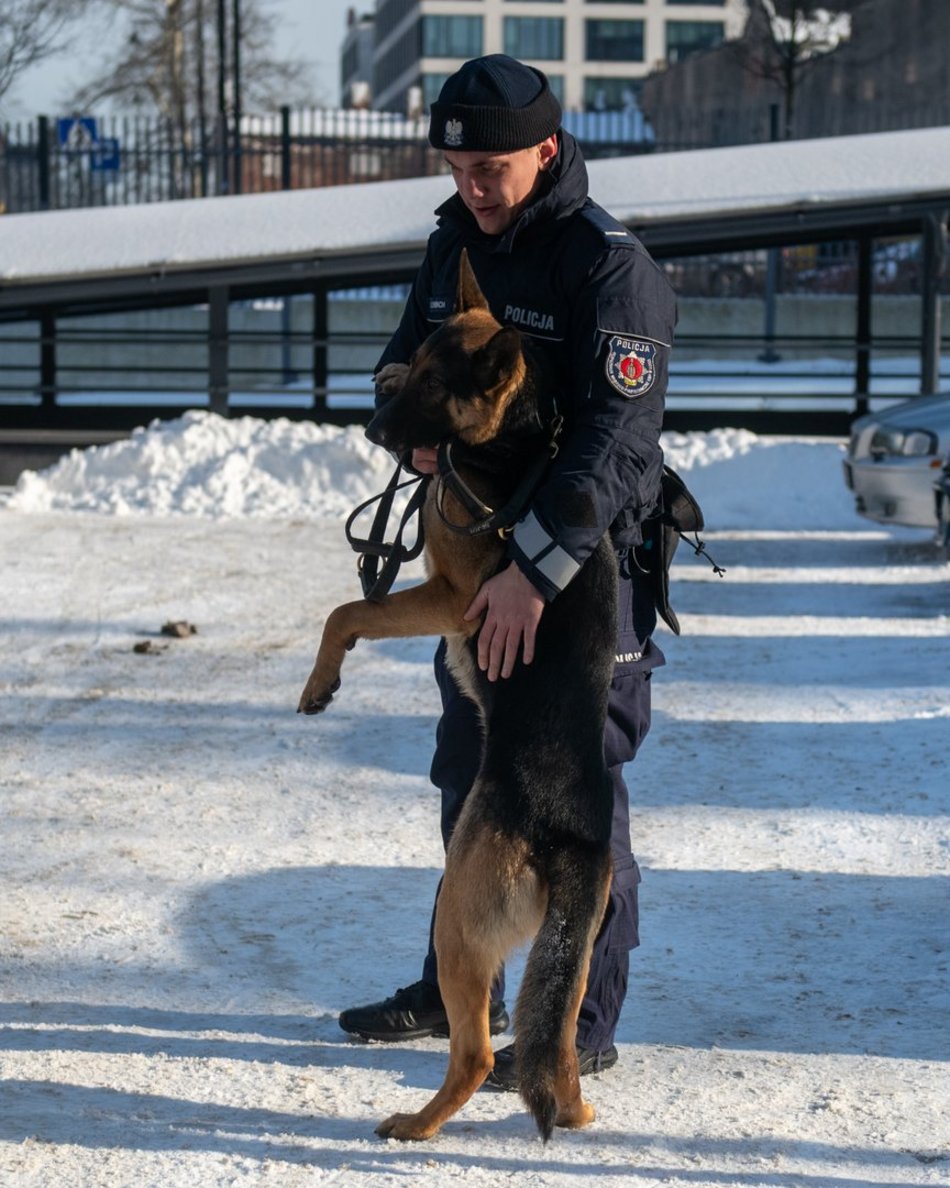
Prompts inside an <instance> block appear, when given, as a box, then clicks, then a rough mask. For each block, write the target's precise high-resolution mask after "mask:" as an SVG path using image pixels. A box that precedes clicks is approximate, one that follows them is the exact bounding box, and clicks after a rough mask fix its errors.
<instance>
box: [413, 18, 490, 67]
mask: <svg viewBox="0 0 950 1188" xmlns="http://www.w3.org/2000/svg"><path fill="white" fill-rule="evenodd" d="M481 52H482V18H481V17H477V16H424V17H423V18H422V56H423V57H424V58H478V57H480V56H481Z"/></svg>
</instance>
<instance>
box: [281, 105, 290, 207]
mask: <svg viewBox="0 0 950 1188" xmlns="http://www.w3.org/2000/svg"><path fill="white" fill-rule="evenodd" d="M280 188H281V189H282V190H289V189H290V188H291V173H290V108H289V107H288V106H287V105H286V104H284V106H283V107H281V109H280Z"/></svg>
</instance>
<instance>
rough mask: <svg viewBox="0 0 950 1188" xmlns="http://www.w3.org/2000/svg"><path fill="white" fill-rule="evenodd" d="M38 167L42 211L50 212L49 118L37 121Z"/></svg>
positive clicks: (45, 117) (44, 117)
mask: <svg viewBox="0 0 950 1188" xmlns="http://www.w3.org/2000/svg"><path fill="white" fill-rule="evenodd" d="M37 125H38V133H37V139H36V165H37V175H38V180H39V190H40V192H39V200H40V210H49V117H48V116H45V115H41V116H40V117H39V119H38V120H37Z"/></svg>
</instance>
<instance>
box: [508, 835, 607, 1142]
mask: <svg viewBox="0 0 950 1188" xmlns="http://www.w3.org/2000/svg"><path fill="white" fill-rule="evenodd" d="M609 882H610V859H609V857H608V855H607V854H606V853H602V852H600V851H593V850H591V849H588V848H581V847H569V848H567V849H565V850H562V851H561V852H559V853H558V855H557V857H556V859H555V861H554V864H553V869H552V870H551V871H550V873H549V876H548V908H547V913H546V915H545V917H544V921H543V923H542V924H541V928H540V929H539V931H538V934H537V936H536V937H535V940H534V944H533V945H532V946H531V952H530V953H529V954H528V961H527V964H526V966H525V971H524V977H523V978H522V982H521V991H520V993H519V994H518V1003H517V1006H516V1008H515V1036H516V1040H515V1043H516V1048H515V1053H516V1058H517V1067H518V1089H519V1092H520V1093H521V1096H522V1098H523V1099H524V1101H525V1104H526V1105H527V1107H528V1109H529V1110H530V1111H531V1113H532V1115H533V1117H534V1120H535V1122H536V1123H537V1125H538V1130H540V1132H541V1136H542V1138H543V1139H544V1141H545V1142H547V1141H548V1139H549V1138H550V1137H551V1133H552V1131H553V1130H554V1125H555V1121H556V1118H557V1100H556V1095H555V1084H556V1081H557V1079H558V1076H559V1075H560V1076H562V1077H563V1076H564V1069H563V1067H562V1066H561V1059H560V1057H561V1051H562V1048H563V1047H564V1046H565V1045H567V1044H569V1045H571V1046H572V1047H573V1044H574V1032H575V1026H576V1021H577V1008H578V1005H579V1002H580V998H581V995H582V993H583V990H584V986H585V984H586V979H587V971H588V966H589V964H590V951H591V946H592V944H593V940H594V937H595V935H596V933H597V929H598V927H599V925H600V921H601V919H602V917H603V912H604V906H605V901H606V895H607V888H608V885H609Z"/></svg>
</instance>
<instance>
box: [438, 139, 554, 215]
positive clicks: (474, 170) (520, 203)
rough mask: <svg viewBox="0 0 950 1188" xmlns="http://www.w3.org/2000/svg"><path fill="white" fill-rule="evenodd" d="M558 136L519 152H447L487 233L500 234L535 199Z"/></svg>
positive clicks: (467, 201)
mask: <svg viewBox="0 0 950 1188" xmlns="http://www.w3.org/2000/svg"><path fill="white" fill-rule="evenodd" d="M556 155H557V137H556V136H549V137H548V139H547V140H545V141H543V142H542V143H541V144H536V145H534V147H533V148H527V149H520V150H519V151H518V152H516V153H479V152H470V153H462V152H450V153H445V161H446V163H447V164H448V166H449V167H450V168H451V170H452V177H453V179H454V181H455V185H456V187H457V189H458V192H459V196H460V197H461V199H462V201H463V202H464V203H465V205H466V206H467V207H468V209H469V210H470V211H471V212H472V214H473V215H474V216H475V221H476V222H477V223H478V226H479V228H480V230H482V231H484V232H485V234H486V235H501V234H502V233H503V232H505V231H507V230H508V228H509V227H510V226H511V224H512V223H513V222H514V221H515V219H516V218H517V217H518V215H520V214H521V212H522V211H523V210H524V208H525V207H526V206H528V205H529V204H530V203H531V202H532V201H533V200H534V198H535V195H536V194H537V192H538V188H539V186H540V184H541V175H542V174H543V173H544V172H545V171H546V170H547V168H548V167H549V165H550V164H551V162H552V161H553V160H554V158H555V156H556Z"/></svg>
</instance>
